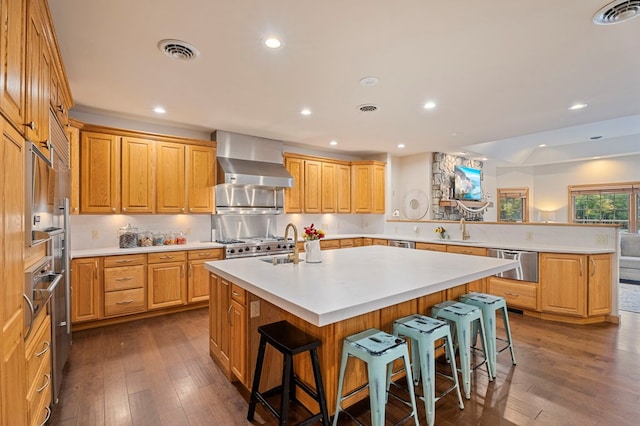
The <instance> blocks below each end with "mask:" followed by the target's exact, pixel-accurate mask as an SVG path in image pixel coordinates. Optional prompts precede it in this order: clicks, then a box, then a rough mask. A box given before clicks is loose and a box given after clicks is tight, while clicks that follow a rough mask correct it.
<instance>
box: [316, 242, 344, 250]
mask: <svg viewBox="0 0 640 426" xmlns="http://www.w3.org/2000/svg"><path fill="white" fill-rule="evenodd" d="M320 248H321V249H322V250H334V249H339V248H340V240H320Z"/></svg>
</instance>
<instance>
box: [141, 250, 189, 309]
mask: <svg viewBox="0 0 640 426" xmlns="http://www.w3.org/2000/svg"><path fill="white" fill-rule="evenodd" d="M147 276H148V282H147V292H148V293H147V303H148V308H149V309H159V308H166V307H169V306H178V305H184V304H185V303H186V300H187V299H186V294H187V277H186V273H185V263H184V262H173V263H163V264H154V265H149V273H148V275H147Z"/></svg>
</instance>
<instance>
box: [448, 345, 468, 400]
mask: <svg viewBox="0 0 640 426" xmlns="http://www.w3.org/2000/svg"><path fill="white" fill-rule="evenodd" d="M444 339H445V345H446V346H445V348H446V350H445V353H449V354H450V355H449V356H450V358H451V364H450V365H451V376H452V377H453V383H455V386H456V393H457V394H458V407H460V409H461V410H464V403H463V402H462V394H461V393H460V381H458V369H457V368H456V354H455V352H454V349H453V342H451V335H449V336H447V337H445V338H444Z"/></svg>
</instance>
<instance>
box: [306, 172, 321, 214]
mask: <svg viewBox="0 0 640 426" xmlns="http://www.w3.org/2000/svg"><path fill="white" fill-rule="evenodd" d="M304 182H305V186H304V212H305V213H321V212H322V163H321V162H320V161H312V160H305V162H304Z"/></svg>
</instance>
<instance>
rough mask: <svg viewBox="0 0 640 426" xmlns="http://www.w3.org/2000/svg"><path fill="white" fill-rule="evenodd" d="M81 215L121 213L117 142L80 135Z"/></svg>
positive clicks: (95, 135) (109, 137)
mask: <svg viewBox="0 0 640 426" xmlns="http://www.w3.org/2000/svg"><path fill="white" fill-rule="evenodd" d="M80 213H120V141H119V138H118V137H117V136H115V135H110V134H106V133H95V132H81V137H80Z"/></svg>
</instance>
